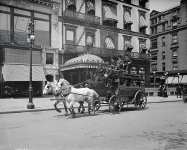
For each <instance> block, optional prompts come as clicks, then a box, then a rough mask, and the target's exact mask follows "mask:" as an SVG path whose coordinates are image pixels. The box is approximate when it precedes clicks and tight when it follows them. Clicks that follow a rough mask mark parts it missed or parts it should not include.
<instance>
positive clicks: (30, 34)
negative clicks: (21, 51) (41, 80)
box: [27, 17, 35, 109]
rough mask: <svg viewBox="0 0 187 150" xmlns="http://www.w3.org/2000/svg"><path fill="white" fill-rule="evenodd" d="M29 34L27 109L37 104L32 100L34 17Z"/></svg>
mask: <svg viewBox="0 0 187 150" xmlns="http://www.w3.org/2000/svg"><path fill="white" fill-rule="evenodd" d="M28 31H29V34H28V42H29V43H30V70H29V78H30V80H29V103H28V104H27V109H34V108H35V106H34V104H33V100H32V49H33V47H34V39H35V35H34V18H33V17H32V18H31V22H30V23H29V28H28Z"/></svg>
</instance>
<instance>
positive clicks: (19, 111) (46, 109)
mask: <svg viewBox="0 0 187 150" xmlns="http://www.w3.org/2000/svg"><path fill="white" fill-rule="evenodd" d="M181 101H183V100H173V101H171V100H168V101H153V102H147V103H148V104H155V103H168V102H181ZM59 109H61V110H63V109H64V108H62V107H61V108H59ZM52 110H55V108H37V109H28V110H12V111H4V112H0V114H13V113H25V112H40V111H52Z"/></svg>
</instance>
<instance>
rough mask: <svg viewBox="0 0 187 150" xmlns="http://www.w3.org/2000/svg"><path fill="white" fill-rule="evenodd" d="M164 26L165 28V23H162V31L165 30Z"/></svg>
mask: <svg viewBox="0 0 187 150" xmlns="http://www.w3.org/2000/svg"><path fill="white" fill-rule="evenodd" d="M165 30H166V28H165V23H163V24H162V32H165Z"/></svg>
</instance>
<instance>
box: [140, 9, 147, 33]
mask: <svg viewBox="0 0 187 150" xmlns="http://www.w3.org/2000/svg"><path fill="white" fill-rule="evenodd" d="M145 14H146V13H145V12H144V11H139V27H140V33H142V34H146V28H147V22H146V16H145Z"/></svg>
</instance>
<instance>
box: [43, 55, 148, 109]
mask: <svg viewBox="0 0 187 150" xmlns="http://www.w3.org/2000/svg"><path fill="white" fill-rule="evenodd" d="M119 60H121V59H119ZM76 62H77V61H76ZM86 62H87V61H86ZM118 62H119V63H117V64H110V65H109V64H108V65H106V64H102V65H101V66H98V65H97V66H98V67H97V68H96V69H95V71H94V72H93V74H92V77H91V78H90V79H89V80H86V81H84V82H81V83H79V84H77V85H74V87H73V88H79V89H80V90H76V89H74V90H75V92H74V91H72V89H73V88H72V87H71V88H70V89H71V90H68V91H69V92H68V93H66V94H63V90H62V89H65V91H66V90H67V87H69V85H68V86H64V85H66V83H63V82H64V81H65V80H64V79H63V80H61V81H62V82H60V84H59V83H58V85H57V89H58V90H57V91H58V92H57V93H60V95H61V96H62V97H63V98H60V100H62V101H63V103H64V101H67V100H66V99H68V98H66V97H71V96H67V95H73V96H72V99H73V101H74V102H78V103H79V104H80V106H81V105H82V106H83V103H84V101H85V100H86V99H87V100H89V101H90V102H87V103H88V106H90V105H91V104H92V106H93V108H92V110H94V112H95V110H96V111H97V110H99V108H100V107H101V104H102V103H105V104H108V106H109V107H108V108H109V111H110V112H113V111H121V110H122V108H123V107H124V106H125V105H126V106H127V107H128V105H134V106H135V108H137V109H143V108H145V107H146V104H147V97H146V94H145V88H144V84H145V74H144V73H141V70H139V74H136V73H134V74H133V72H129V70H128V65H129V62H130V61H129V60H128V59H127V60H126V59H125V60H124V61H118ZM121 62H122V63H121ZM130 63H131V62H130ZM74 65H75V64H73V66H74ZM86 67H89V66H86ZM66 69H67V68H66ZM70 69H72V66H71V65H70ZM77 71H79V70H77ZM142 72H143V71H142ZM61 83H63V84H64V85H62V84H61ZM85 85H86V88H85ZM46 87H47V86H46ZM59 87H60V88H59ZM82 88H85V89H84V90H83V91H84V92H80V93H79V91H81V90H82ZM46 89H47V88H46ZM48 89H49V88H48ZM54 89H55V88H54ZM59 89H60V90H59ZM89 89H92V90H93V91H92V92H91V93H92V94H91V95H95V96H94V98H93V96H90V95H87V94H85V92H87V91H89ZM47 91H48V90H47ZM94 91H96V93H94ZM88 93H89V92H88ZM96 95H98V96H96ZM73 97H78V98H73ZM96 97H97V98H96ZM78 99H80V100H78ZM69 100H71V99H70V98H69ZM58 102H60V101H59V100H58V99H57V103H55V108H56V110H58V109H57V107H56V106H57V104H58ZM74 102H73V103H74ZM80 102H81V103H80ZM82 102H83V103H82ZM70 103H71V104H70V106H71V107H72V109H73V103H72V101H71V102H70ZM64 107H66V106H65V105H64ZM65 109H66V108H65ZM66 112H67V111H66ZM89 112H90V109H89Z"/></svg>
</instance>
